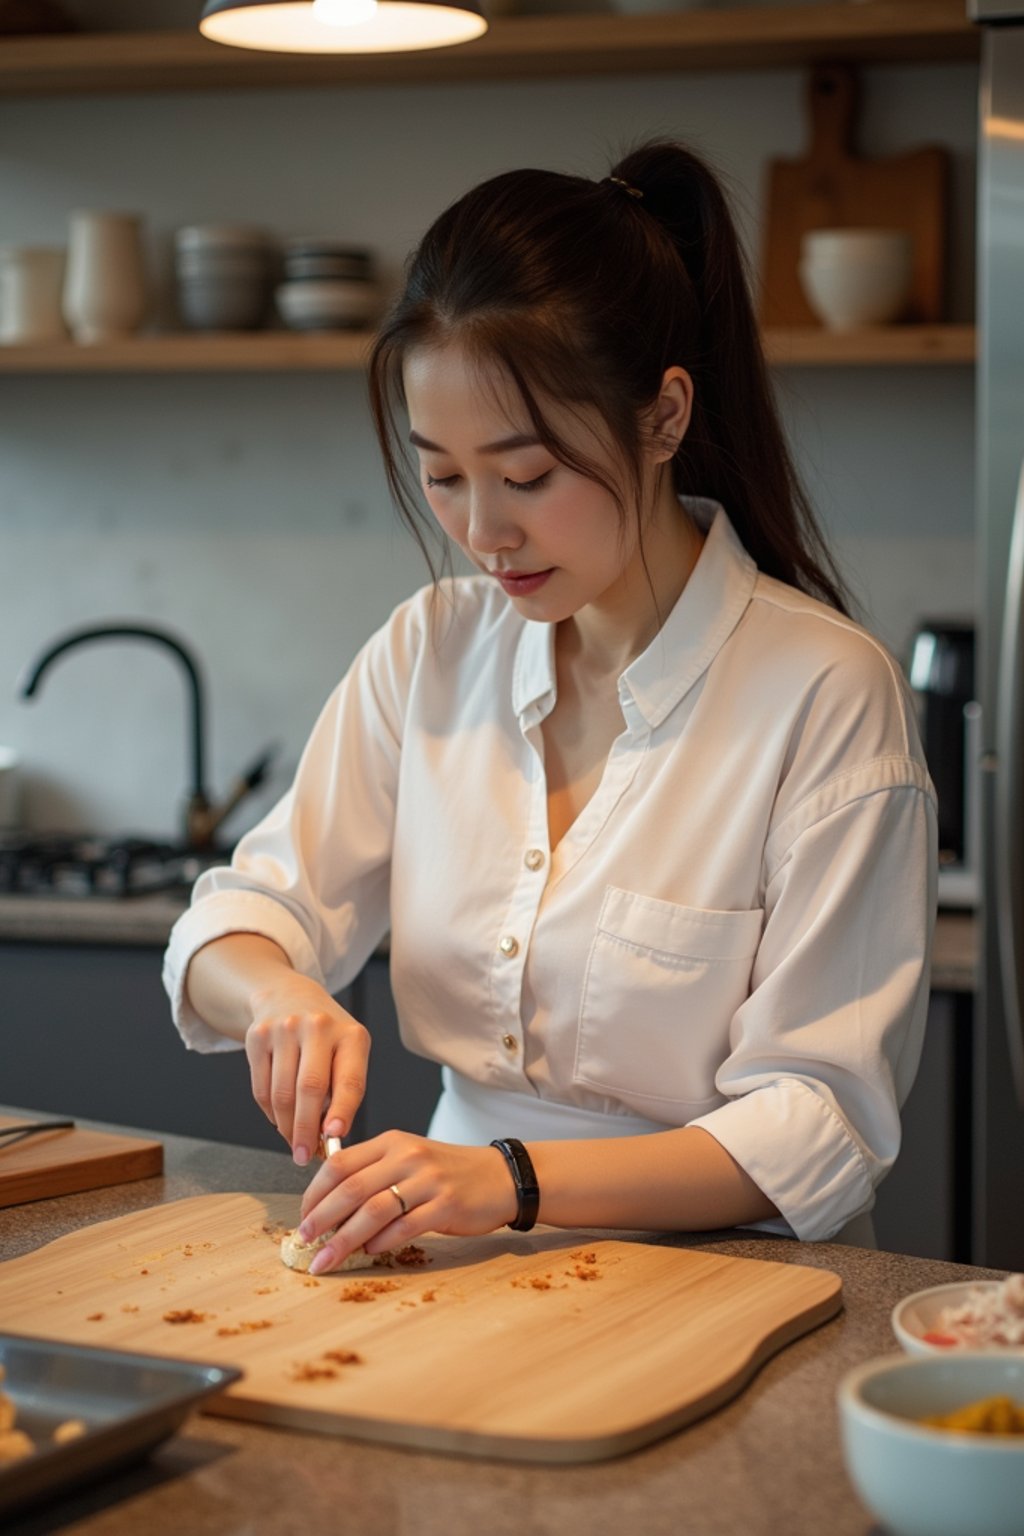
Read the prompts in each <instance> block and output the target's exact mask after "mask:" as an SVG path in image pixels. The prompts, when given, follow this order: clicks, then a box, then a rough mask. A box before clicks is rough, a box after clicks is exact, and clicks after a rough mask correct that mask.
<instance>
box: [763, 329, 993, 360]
mask: <svg viewBox="0 0 1024 1536" xmlns="http://www.w3.org/2000/svg"><path fill="white" fill-rule="evenodd" d="M763 341H764V348H765V353H766V355H767V358H768V361H769V363H771V365H772V366H773V367H776V368H787V367H789V368H798V367H804V368H815V367H820V368H836V367H844V366H845V367H849V366H861V367H869V366H871V365H872V364H875V365H878V364H881V365H884V366H886V367H889V366H891V365H893V364H899V363H903V364H907V365H920V364H933V363H973V362H974V360H975V356H976V354H977V344H976V339H975V330H974V326H973V325H884V326H882V325H880V326H872V327H871V328H870V329H865V330H863V331H825V330H819V329H816V328H814V327H811V326H807V327H806V328H803V327H801V328H794V329H792V330H788V329H783V328H781V327H779V328H778V329H776V328H774V327H772V328H771V329H769V330H766V331H765V332H764V333H763Z"/></svg>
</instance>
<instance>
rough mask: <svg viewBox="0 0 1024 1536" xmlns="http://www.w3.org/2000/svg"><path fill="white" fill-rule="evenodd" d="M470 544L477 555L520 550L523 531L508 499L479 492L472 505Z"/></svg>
mask: <svg viewBox="0 0 1024 1536" xmlns="http://www.w3.org/2000/svg"><path fill="white" fill-rule="evenodd" d="M466 540H467V543H468V544H469V547H470V549H471V550H472V551H473V553H474V554H475V555H481V556H483V555H496V554H499V553H500V552H501V551H502V550H507V549H518V548H519V547H520V545H521V544H522V542H523V531H522V529H521V528H520V527H519V525H518V523H517V521H516V519H515V517H514V516H513V515H511V514H510V511H509V508H508V506H507V504H506V503H505V498H503V497H502V496H501V495H500V494H495V493H494V492H493V491H476V492H474V493H473V495H472V498H471V500H470V505H469V523H468V526H467V529H466Z"/></svg>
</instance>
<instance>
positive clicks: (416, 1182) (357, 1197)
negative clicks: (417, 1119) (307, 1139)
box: [296, 1131, 518, 1275]
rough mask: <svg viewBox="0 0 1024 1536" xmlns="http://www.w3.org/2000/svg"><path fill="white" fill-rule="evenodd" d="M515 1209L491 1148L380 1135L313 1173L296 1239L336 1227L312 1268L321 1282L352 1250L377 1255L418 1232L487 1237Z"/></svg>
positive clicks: (504, 1170)
mask: <svg viewBox="0 0 1024 1536" xmlns="http://www.w3.org/2000/svg"><path fill="white" fill-rule="evenodd" d="M396 1190H397V1194H396ZM403 1207H404V1209H403ZM517 1209H518V1205H517V1200H516V1190H515V1184H514V1183H513V1180H512V1176H511V1174H510V1173H509V1170H508V1165H507V1164H506V1162H505V1159H504V1157H503V1156H502V1154H501V1153H500V1152H499V1151H498V1149H497V1147H456V1146H450V1145H449V1144H448V1143H446V1142H441V1141H428V1140H427V1139H426V1138H425V1137H423V1136H412V1135H410V1134H409V1133H408V1132H406V1131H385V1133H384V1134H383V1135H382V1136H374V1137H373V1138H372V1140H370V1141H362V1142H358V1143H357V1144H355V1145H354V1146H351V1147H344V1148H343V1149H342V1150H341V1151H340V1152H335V1153H333V1154H332V1155H331V1157H330V1158H329V1159H328V1160H327V1162H326V1163H324V1165H323V1167H322V1168H320V1169H319V1170H318V1172H317V1174H316V1177H315V1178H314V1179H313V1180H312V1181H311V1183H310V1185H309V1188H308V1189H307V1190H306V1193H305V1195H304V1196H303V1200H302V1223H301V1225H300V1226H299V1228H298V1231H297V1234H296V1235H297V1236H298V1237H299V1238H300V1240H301V1241H302V1242H306V1243H308V1242H312V1241H313V1239H314V1238H316V1237H318V1236H319V1235H320V1233H321V1232H326V1231H327V1230H328V1229H329V1228H330V1227H339V1231H338V1232H337V1234H336V1235H335V1236H334V1237H333V1238H332V1239H331V1241H330V1242H329V1243H328V1244H326V1246H325V1247H323V1248H322V1249H321V1250H320V1252H319V1253H318V1254H317V1255H316V1257H315V1259H314V1260H313V1263H312V1264H311V1265H310V1273H311V1274H318V1275H319V1274H324V1273H326V1272H327V1271H329V1270H332V1269H335V1268H336V1267H337V1266H338V1265H339V1264H340V1263H342V1261H343V1260H344V1259H346V1258H347V1257H348V1255H349V1254H350V1253H354V1252H355V1250H356V1249H357V1248H365V1249H366V1251H367V1252H368V1253H382V1252H383V1251H384V1250H385V1249H388V1248H400V1247H402V1246H403V1244H405V1243H409V1242H412V1240H413V1239H414V1238H417V1237H420V1236H422V1234H423V1233H424V1232H450V1233H458V1234H460V1235H462V1236H469V1235H471V1234H474V1233H479V1232H493V1231H494V1230H495V1229H496V1228H497V1227H501V1226H504V1225H505V1223H506V1222H509V1221H513V1220H514V1219H515V1215H516V1211H517Z"/></svg>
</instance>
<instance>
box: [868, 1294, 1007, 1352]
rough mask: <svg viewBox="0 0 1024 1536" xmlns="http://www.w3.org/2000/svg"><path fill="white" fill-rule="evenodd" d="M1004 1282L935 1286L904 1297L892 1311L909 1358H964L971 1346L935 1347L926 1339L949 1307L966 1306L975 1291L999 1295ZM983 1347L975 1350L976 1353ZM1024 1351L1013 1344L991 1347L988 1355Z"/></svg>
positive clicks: (940, 1345) (899, 1338)
mask: <svg viewBox="0 0 1024 1536" xmlns="http://www.w3.org/2000/svg"><path fill="white" fill-rule="evenodd" d="M1001 1284H1002V1282H1001V1281H1000V1280H975V1281H973V1282H971V1283H962V1284H959V1285H932V1286H929V1287H928V1289H927V1290H925V1291H914V1293H913V1294H912V1295H910V1296H904V1298H903V1300H902V1301H898V1302H897V1303H896V1305H895V1306H894V1307H893V1309H892V1319H891V1320H892V1331H893V1333H894V1334H895V1335H896V1337H897V1339H898V1340H899V1342H900V1344H901V1345H902V1346H903V1348H904V1349H905V1350H906V1351H907V1354H908V1355H949V1354H950V1353H954V1352H955V1353H956V1354H961V1353H963V1352H964V1351H965V1350H966V1348H967V1346H966V1345H963V1344H932V1343H929V1341H928V1340H927V1339H926V1338H925V1334H927V1333H931V1332H933V1331H934V1330H935V1328H936V1325H937V1324H938V1320H939V1316H940V1314H941V1313H942V1312H943V1310H944V1309H945V1308H946V1307H960V1306H963V1304H964V1302H965V1301H966V1300H967V1298H968V1295H969V1294H970V1292H972V1291H981V1292H983V1293H991V1292H992V1291H997V1290H998V1289H999V1287H1000V1285H1001ZM979 1347H981V1346H972V1349H976V1348H979ZM1018 1347H1022V1346H1016V1345H1012V1344H988V1345H985V1346H984V1348H985V1349H986V1351H988V1350H994V1351H1000V1352H1002V1353H1004V1354H1005V1353H1006V1352H1007V1351H1008V1350H1009V1351H1013V1350H1014V1349H1015V1348H1018Z"/></svg>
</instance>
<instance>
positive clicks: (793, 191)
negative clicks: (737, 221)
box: [760, 65, 949, 326]
mask: <svg viewBox="0 0 1024 1536" xmlns="http://www.w3.org/2000/svg"><path fill="white" fill-rule="evenodd" d="M808 109H809V117H810V124H811V146H810V149H809V150H808V152H807V154H806V155H804V156H802V157H801V158H799V159H797V160H775V161H772V162H771V163H770V164H769V166H768V175H767V200H766V208H765V218H764V225H763V227H764V238H763V245H762V259H761V268H762V271H761V279H762V281H761V306H760V308H761V322H762V324H763V325H780V326H803V325H807V326H820V321H819V320H818V319H817V318H816V316H815V315H814V314H813V313H812V311H811V309H810V307H809V305H808V303H807V300H806V298H805V297H804V292H803V288H802V287H801V284H800V271H799V267H800V242H801V238H802V236H803V235H804V234H805V233H807V231H808V230H812V229H896V230H903V231H905V232H906V233H907V234H909V235H910V238H911V244H912V249H913V258H912V261H913V269H912V275H911V283H910V297H909V300H908V303H907V308H906V312H905V314H904V316H903V318H904V319H905V320H908V321H913V322H917V323H925V322H931V321H937V320H941V319H943V318H944V297H945V295H944V289H945V273H946V202H947V182H948V177H949V155H948V153H947V151H946V150H944V149H942V148H941V147H939V146H937V145H929V146H925V147H924V148H921V149H915V150H909V151H907V152H906V153H904V154H899V155H886V156H884V157H879V158H874V159H872V158H868V157H866V156H861V155H858V154H857V153H856V150H855V147H854V142H855V135H856V119H857V76H856V74H855V73H854V71H853V70H852V69H850V68H848V67H844V66H841V65H835V66H822V67H820V68H818V69H815V70H813V71H812V73H811V75H810V77H809V80H808Z"/></svg>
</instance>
